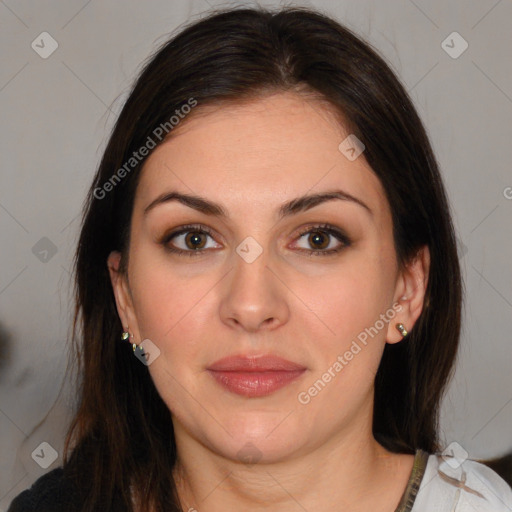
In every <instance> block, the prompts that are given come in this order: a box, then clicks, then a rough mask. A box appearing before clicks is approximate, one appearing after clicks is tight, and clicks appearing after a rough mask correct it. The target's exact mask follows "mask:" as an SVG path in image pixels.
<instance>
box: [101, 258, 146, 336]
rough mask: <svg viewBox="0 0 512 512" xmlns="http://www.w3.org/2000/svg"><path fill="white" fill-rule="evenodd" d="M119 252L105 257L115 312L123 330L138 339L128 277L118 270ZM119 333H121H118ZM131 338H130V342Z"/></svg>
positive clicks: (137, 327)
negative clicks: (114, 301)
mask: <svg viewBox="0 0 512 512" xmlns="http://www.w3.org/2000/svg"><path fill="white" fill-rule="evenodd" d="M120 263H121V253H120V252H119V251H112V252H111V253H110V254H109V256H108V258H107V266H108V271H109V274H110V282H111V284H112V290H113V292H114V296H115V299H116V306H117V313H118V315H119V318H120V320H121V323H122V324H123V327H124V329H125V330H127V331H129V332H130V334H133V339H140V335H139V326H138V323H137V318H136V316H135V311H134V308H133V301H132V296H131V292H130V288H129V285H128V277H127V276H126V275H125V274H124V273H123V272H120V270H119V265H120ZM119 335H121V333H119ZM131 341H132V340H131V339H130V342H131Z"/></svg>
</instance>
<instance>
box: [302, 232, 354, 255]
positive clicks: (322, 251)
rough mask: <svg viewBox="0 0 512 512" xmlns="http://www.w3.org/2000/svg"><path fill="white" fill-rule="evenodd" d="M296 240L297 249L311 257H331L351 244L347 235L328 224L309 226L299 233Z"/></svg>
mask: <svg viewBox="0 0 512 512" xmlns="http://www.w3.org/2000/svg"><path fill="white" fill-rule="evenodd" d="M298 240H299V244H298V248H299V249H300V250H301V251H302V252H306V253H309V255H311V256H328V255H333V254H336V253H339V252H341V251H342V250H343V249H344V248H346V247H349V246H350V245H351V243H352V242H351V240H350V239H349V237H348V236H347V235H345V234H344V233H343V232H342V231H340V230H339V229H338V228H336V227H334V226H331V225H330V224H322V225H319V226H309V227H307V228H306V229H304V230H303V231H302V232H301V233H300V235H299V237H298ZM304 245H305V246H306V247H305V246H304Z"/></svg>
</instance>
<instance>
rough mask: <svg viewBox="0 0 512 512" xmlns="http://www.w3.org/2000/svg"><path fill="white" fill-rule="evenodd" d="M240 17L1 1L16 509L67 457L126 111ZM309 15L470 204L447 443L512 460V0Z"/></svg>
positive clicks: (126, 5) (0, 218)
mask: <svg viewBox="0 0 512 512" xmlns="http://www.w3.org/2000/svg"><path fill="white" fill-rule="evenodd" d="M291 3H293V2H291ZM246 4H247V5H250V3H249V2H247V3H246ZM260 4H261V5H265V6H275V5H279V3H278V2H260ZM228 5H235V3H231V4H230V3H229V2H224V3H219V2H215V1H214V0H208V1H207V0H196V1H174V0H173V1H172V2H170V1H164V0H151V1H146V2H136V1H129V2H121V1H120V0H117V1H106V2H100V1H98V0H92V1H83V0H73V1H66V2H64V1H60V2H58V1H48V0H45V1H38V2H37V3H36V2H29V1H22V0H4V1H0V55H1V66H0V108H1V115H2V132H1V137H0V155H1V160H0V169H1V173H0V179H1V182H0V237H1V241H0V247H1V249H0V251H1V252H0V257H1V260H0V433H1V437H0V453H1V454H2V456H1V459H0V509H2V510H5V509H6V508H7V505H8V504H9V503H10V501H11V499H12V498H13V497H14V496H15V495H16V494H17V493H19V492H20V491H21V490H23V489H25V488H27V487H28V486H29V485H30V484H31V483H32V482H33V481H35V479H36V478H38V477H39V476H40V475H41V474H43V473H45V472H47V471H50V470H51V469H53V468H55V467H56V466H57V465H59V464H60V463H61V460H62V446H63V445H62V442H63V435H64V432H65V426H66V422H67V421H68V420H69V404H70V403H71V398H70V397H72V396H73V393H72V391H71V388H70V386H69V385H68V383H67V382H66V380H65V373H66V362H67V352H66V351H67V345H66V340H67V339H69V329H70V315H71V311H72V310H71V305H72V301H71V292H70V268H71V257H72V253H73V250H74V245H75V243H76V237H77V229H78V225H79V221H78V217H77V215H78V214H79V211H80V207H81V204H82V201H83V198H84V195H85V192H86V189H87V187H88V185H89V183H90V181H91V178H92V176H93V173H94V170H95V168H96V166H97V164H98V162H99V159H100V156H101V153H102V150H103V148H104V146H105V144H106V139H107V136H108V133H109V131H110V128H111V127H112V124H113V122H114V120H115V117H116V114H117V113H118V112H119V110H120V107H121V105H122V103H123V101H124V100H125V99H126V94H127V90H128V88H129V86H130V84H131V83H132V80H133V79H134V77H135V76H136V73H137V71H138V70H140V67H141V63H142V62H143V60H144V59H146V57H147V56H148V55H149V54H150V53H151V52H152V51H153V50H154V49H155V48H156V46H157V45H158V44H160V43H161V42H163V41H164V40H165V39H166V38H167V36H168V35H169V34H170V33H171V32H173V31H174V30H175V29H176V28H177V27H178V26H179V25H180V24H182V23H183V22H186V21H187V20H188V19H190V18H193V17H194V18H198V17H199V16H201V15H202V14H203V13H206V12H207V11H208V10H209V9H210V6H213V7H216V6H219V7H220V6H228ZM236 5H240V2H238V3H236ZM299 5H312V6H314V7H318V8H320V9H323V10H324V11H325V12H326V13H329V14H331V15H333V16H335V17H336V18H337V19H338V20H340V21H341V22H343V23H345V24H346V25H347V26H349V27H350V28H352V29H353V30H355V31H356V32H357V33H359V34H360V35H362V36H363V37H364V38H365V39H366V40H367V41H369V42H371V43H372V44H373V45H374V46H375V47H376V48H377V49H378V50H379V51H380V52H381V54H383V55H384V56H385V58H386V59H387V60H388V62H389V63H390V64H391V66H392V67H393V68H394V70H395V71H396V72H397V73H398V74H399V76H400V77H401V79H402V81H403V83H404V84H405V85H406V88H407V89H408V90H409V92H410V93H411V95H412V98H413V100H414V102H415V104H416V106H417V108H418V110H419V113H420V116H421V117H422V119H423V120H424V122H425V124H426V126H427V129H428V132H429V135H430V137H431V140H432V143H433V146H434V150H435V152H436V154H437V157H438V159H439V163H440V165H441V168H442V172H443V175H444V179H445V183H446V186H447V189H448V193H449V196H450V200H451V202H452V206H453V213H454V221H455V224H456V227H457V231H458V236H459V242H460V249H461V263H462V268H463V272H464V278H465V282H466V291H467V302H466V311H465V322H464V332H463V339H462V348H461V352H460V359H459V362H458V366H457V371H456V375H455V378H454V380H453V381H452V384H451V387H450V390H449V393H448V395H447V397H446V399H445V401H444V404H443V416H442V436H443V440H444V442H445V446H446V445H448V444H449V443H451V442H453V441H456V442H458V443H459V444H460V445H461V446H462V447H463V448H464V449H465V450H467V452H469V454H470V457H472V458H479V457H491V456H494V455H499V454H503V453H504V452H506V451H509V450H510V449H511V448H512V436H511V432H512V429H511V426H512V422H511V419H512V370H511V362H512V357H511V356H512V348H511V346H512V339H511V336H510V329H511V328H512V315H511V310H512V268H511V261H512V257H511V256H512V237H511V234H512V233H511V231H512V227H511V226H512V223H511V222H510V221H511V219H512V188H510V187H512V172H511V167H510V164H511V162H512V144H511V143H510V142H511V117H512V116H511V114H512V69H511V67H512V59H511V48H512V30H511V28H512V2H511V1H510V0H500V1H496V0H478V1H476V0H473V1H467V0H457V1H451V2H445V1H444V0H432V1H426V0H414V1H412V0H410V1H407V0H387V1H385V2H383V1H382V0H381V1H378V0H373V1H371V0H364V1H362V0H358V1H354V0H344V1H340V0H338V1H331V2H330V1H328V0H324V1H321V0H318V1H312V2H302V3H301V4H299ZM45 31H46V32H48V33H49V34H50V35H51V36H52V37H53V38H54V39H55V40H56V41H57V43H58V48H57V50H56V51H55V52H54V53H53V54H52V55H50V56H49V57H48V58H46V59H43V58H42V57H40V56H39V54H38V53H36V51H35V50H34V49H33V48H32V47H31V44H32V42H33V41H35V42H36V43H37V42H38V41H39V45H40V46H42V45H41V43H40V38H39V37H38V36H39V35H40V34H41V33H42V32H45ZM454 31H456V32H458V33H459V34H460V35H461V36H462V37H463V38H464V40H465V41H467V43H468V45H469V46H468V48H467V50H466V51H465V52H464V53H462V54H461V55H460V56H458V58H452V57H451V56H450V55H448V53H447V52H446V51H445V49H443V46H444V47H446V45H449V46H453V48H452V50H451V51H458V50H460V49H461V48H462V47H461V45H460V41H458V40H457V39H454V40H453V42H452V39H453V38H452V39H450V38H448V40H447V42H446V43H444V45H443V46H442V43H443V41H444V40H446V38H447V37H448V36H449V35H450V34H451V33H452V32H454ZM45 37H46V36H45ZM45 41H46V43H45V48H46V49H48V48H49V43H48V40H47V39H46V40H45ZM41 239H43V240H42V241H41ZM49 241H50V242H49ZM44 250H47V251H48V252H47V253H45V252H44ZM55 250H56V252H55V254H53V252H52V251H55ZM59 392H60V395H59ZM42 442H47V443H49V444H50V445H51V446H52V447H53V448H54V449H55V450H56V451H57V453H58V458H57V459H56V460H55V461H54V462H53V463H52V464H51V465H50V466H49V467H48V468H47V469H43V468H41V467H39V465H38V464H37V463H36V462H35V457H34V458H33V457H32V456H31V454H32V453H33V452H34V450H35V449H36V448H38V447H39V446H40V444H41V443H42ZM38 449H39V450H40V448H38ZM47 451H48V450H47ZM0 512H1V510H0Z"/></svg>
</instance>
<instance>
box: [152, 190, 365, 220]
mask: <svg viewBox="0 0 512 512" xmlns="http://www.w3.org/2000/svg"><path fill="white" fill-rule="evenodd" d="M334 199H339V200H342V201H350V202H352V203H355V204H358V205H359V206H361V207H362V208H364V209H365V210H366V211H367V212H368V213H369V214H370V216H373V211H372V210H371V209H370V207H369V206H368V205H367V204H365V203H364V202H363V201H361V199H358V198H357V197H354V196H353V195H351V194H349V193H348V192H344V191H343V190H329V191H326V192H322V193H319V194H310V195H304V196H300V197H297V198H295V199H292V200H291V201H288V202H286V203H284V204H283V205H281V207H280V208H279V210H278V212H277V215H278V218H279V219H282V218H284V217H289V216H291V215H294V214H297V213H299V212H303V211H306V210H309V209H310V208H313V207H315V206H317V205H319V204H321V203H325V202H327V201H332V200H334ZM171 201H179V202H180V203H182V204H184V205H185V206H188V207H189V208H193V209H194V210H197V211H198V212H201V213H204V214H205V215H212V216H216V217H223V218H226V219H227V218H229V215H228V214H227V213H226V211H225V210H224V208H223V207H222V206H221V205H220V204H218V203H215V202H212V201H209V200H207V199H205V198H204V197H200V196H196V195H191V194H183V193H180V192H175V191H172V192H165V193H163V194H161V195H159V196H158V197H157V198H156V199H154V200H153V201H151V203H149V205H148V206H146V208H145V209H144V215H146V214H147V213H148V212H149V211H150V210H152V209H153V208H155V207H156V206H158V205H161V204H164V203H169V202H171Z"/></svg>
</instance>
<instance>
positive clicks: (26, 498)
mask: <svg viewBox="0 0 512 512" xmlns="http://www.w3.org/2000/svg"><path fill="white" fill-rule="evenodd" d="M428 458H429V454H428V453H427V452H425V451H423V450H421V449H418V450H417V451H416V455H415V457H414V465H413V468H412V471H411V476H410V477H409V481H408V483H407V487H406V488H405V490H404V493H403V495H402V498H401V500H400V503H399V504H398V507H397V508H396V510H395V512H410V511H411V509H412V506H413V505H414V500H415V498H416V494H417V492H418V489H419V486H420V484H421V480H422V478H423V474H424V473H425V468H426V466H427V462H428ZM80 503H81V498H80V497H79V494H78V493H77V490H76V489H74V488H73V486H72V485H71V483H70V482H69V481H68V480H67V479H66V477H65V473H64V470H63V468H62V467H58V468H56V469H53V470H52V471H50V472H48V473H46V474H45V475H43V476H41V477H39V478H38V479H37V480H36V481H35V482H34V483H33V484H32V487H30V489H27V490H26V491H23V492H21V493H20V494H18V496H16V497H15V498H14V500H13V501H12V503H11V505H10V506H9V508H8V509H7V512H61V511H65V512H72V511H74V510H79V505H80Z"/></svg>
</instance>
